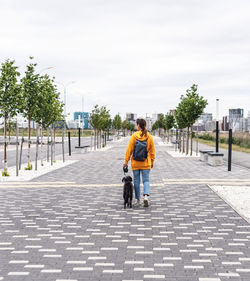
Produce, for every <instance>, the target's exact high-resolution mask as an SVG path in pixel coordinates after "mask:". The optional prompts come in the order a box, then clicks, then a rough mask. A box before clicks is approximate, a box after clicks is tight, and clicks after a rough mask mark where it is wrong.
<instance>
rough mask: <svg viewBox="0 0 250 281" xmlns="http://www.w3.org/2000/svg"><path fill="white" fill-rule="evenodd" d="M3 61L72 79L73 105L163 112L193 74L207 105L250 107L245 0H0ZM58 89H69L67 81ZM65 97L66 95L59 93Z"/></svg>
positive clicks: (249, 6)
mask: <svg viewBox="0 0 250 281" xmlns="http://www.w3.org/2000/svg"><path fill="white" fill-rule="evenodd" d="M0 3H1V9H0V26H1V28H0V61H1V62H3V61H4V60H5V59H7V58H10V59H14V60H16V64H17V65H19V66H20V70H21V72H24V69H25V65H26V64H27V63H28V62H29V59H28V58H29V56H31V55H32V56H34V57H35V60H36V62H37V63H38V67H37V70H38V71H40V70H42V69H44V68H46V67H50V66H52V67H53V69H50V70H48V73H49V74H51V75H53V76H55V77H56V80H57V81H58V82H61V83H64V84H67V83H68V82H70V81H75V83H74V84H71V85H69V86H68V87H67V112H71V113H72V112H73V111H77V110H81V109H82V96H83V97H84V110H91V109H92V107H93V105H94V104H96V103H97V104H100V105H106V106H107V107H108V108H109V109H111V113H112V115H114V114H116V113H118V112H119V113H120V114H121V115H122V116H124V114H125V113H126V112H136V113H138V114H139V115H145V114H146V113H147V114H152V113H156V112H162V113H167V111H168V110H169V109H172V108H175V107H176V106H177V104H178V102H179V98H180V95H181V94H185V91H186V89H187V88H189V87H190V86H191V85H192V84H193V83H195V84H198V86H199V93H200V94H201V95H203V96H204V97H205V98H206V99H208V101H209V105H208V107H207V109H206V112H212V113H215V100H216V98H219V99H220V116H221V117H222V116H223V115H227V114H228V108H230V107H231V108H238V107H240V108H244V109H245V115H246V114H247V112H248V110H250V32H249V26H250V16H249V15H250V1H249V0H210V1H203V0H71V1H66V0H36V1H34V0H22V1H20V0H0ZM58 88H59V90H60V91H62V92H63V88H62V86H61V84H58ZM62 99H63V96H62Z"/></svg>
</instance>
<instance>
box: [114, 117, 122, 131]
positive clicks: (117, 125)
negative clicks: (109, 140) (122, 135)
mask: <svg viewBox="0 0 250 281" xmlns="http://www.w3.org/2000/svg"><path fill="white" fill-rule="evenodd" d="M113 127H114V129H115V130H120V129H121V127H122V119H121V116H120V115H119V114H116V115H115V117H114V119H113Z"/></svg>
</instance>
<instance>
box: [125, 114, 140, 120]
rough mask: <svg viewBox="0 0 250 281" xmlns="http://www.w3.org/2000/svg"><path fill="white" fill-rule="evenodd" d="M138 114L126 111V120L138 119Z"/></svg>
mask: <svg viewBox="0 0 250 281" xmlns="http://www.w3.org/2000/svg"><path fill="white" fill-rule="evenodd" d="M136 119H137V114H136V113H126V120H128V121H136Z"/></svg>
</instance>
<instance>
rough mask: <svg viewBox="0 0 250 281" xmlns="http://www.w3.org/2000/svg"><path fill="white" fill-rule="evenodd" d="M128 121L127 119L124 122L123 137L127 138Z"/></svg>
mask: <svg viewBox="0 0 250 281" xmlns="http://www.w3.org/2000/svg"><path fill="white" fill-rule="evenodd" d="M128 123H129V122H128V120H127V119H125V120H123V121H122V131H123V136H124V137H125V136H126V129H127V128H128Z"/></svg>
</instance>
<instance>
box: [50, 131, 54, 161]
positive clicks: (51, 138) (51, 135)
mask: <svg viewBox="0 0 250 281" xmlns="http://www.w3.org/2000/svg"><path fill="white" fill-rule="evenodd" d="M50 164H51V166H53V126H52V127H51V129H50Z"/></svg>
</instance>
